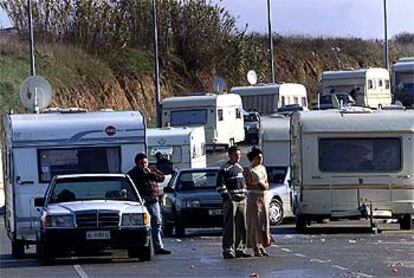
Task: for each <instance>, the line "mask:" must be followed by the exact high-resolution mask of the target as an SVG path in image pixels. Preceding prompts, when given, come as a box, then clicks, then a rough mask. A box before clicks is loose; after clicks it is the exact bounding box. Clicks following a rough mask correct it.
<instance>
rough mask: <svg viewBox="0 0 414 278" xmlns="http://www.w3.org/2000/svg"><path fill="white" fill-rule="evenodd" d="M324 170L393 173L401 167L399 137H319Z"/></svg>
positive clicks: (320, 155) (322, 169) (321, 161)
mask: <svg viewBox="0 0 414 278" xmlns="http://www.w3.org/2000/svg"><path fill="white" fill-rule="evenodd" d="M319 169H320V170H321V171H323V172H337V173H341V172H395V171H398V170H400V169H401V140H400V139H399V138H332V139H330V138H323V139H320V140H319Z"/></svg>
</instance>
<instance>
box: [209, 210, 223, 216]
mask: <svg viewBox="0 0 414 278" xmlns="http://www.w3.org/2000/svg"><path fill="white" fill-rule="evenodd" d="M223 214H224V211H223V210H222V209H209V210H208V215H223Z"/></svg>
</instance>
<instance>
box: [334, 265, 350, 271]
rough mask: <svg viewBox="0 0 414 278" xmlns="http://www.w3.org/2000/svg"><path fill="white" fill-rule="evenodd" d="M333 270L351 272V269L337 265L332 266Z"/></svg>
mask: <svg viewBox="0 0 414 278" xmlns="http://www.w3.org/2000/svg"><path fill="white" fill-rule="evenodd" d="M331 266H332V267H333V268H337V269H339V270H343V271H348V270H349V268H346V267H343V266H340V265H336V264H333V265H331Z"/></svg>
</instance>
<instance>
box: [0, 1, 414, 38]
mask: <svg viewBox="0 0 414 278" xmlns="http://www.w3.org/2000/svg"><path fill="white" fill-rule="evenodd" d="M211 1H212V3H219V4H220V5H221V6H223V7H225V8H227V10H229V12H230V13H231V14H232V15H233V16H235V17H236V18H238V27H240V28H242V29H243V28H244V27H245V25H246V24H248V29H247V30H248V32H260V33H266V32H267V0H211ZM387 4H388V5H387V7H388V37H389V38H392V37H393V36H394V35H396V34H398V33H401V32H412V33H413V32H414V0H387ZM271 5H272V29H273V32H276V33H279V34H282V35H309V36H325V37H330V36H339V37H359V38H365V39H375V38H379V39H381V38H383V37H384V31H383V30H384V29H383V26H384V23H383V11H384V10H383V0H271ZM11 25H12V23H11V22H10V21H9V20H8V18H7V16H6V14H5V13H4V11H0V26H1V27H8V26H11Z"/></svg>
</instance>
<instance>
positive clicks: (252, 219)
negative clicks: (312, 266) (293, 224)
mask: <svg viewBox="0 0 414 278" xmlns="http://www.w3.org/2000/svg"><path fill="white" fill-rule="evenodd" d="M247 158H248V159H249V161H250V162H251V164H250V166H249V167H247V168H246V169H245V172H244V175H245V179H246V185H247V190H248V196H247V213H246V219H247V247H248V248H253V252H254V255H255V256H256V257H261V256H268V255H269V254H268V253H267V252H266V249H265V247H268V246H270V243H271V236H270V225H269V205H268V202H267V196H266V191H267V190H268V189H269V182H268V179H267V173H266V168H265V167H264V166H263V164H262V163H263V152H262V151H261V150H260V149H258V148H253V149H252V150H251V151H250V152H249V153H248V154H247Z"/></svg>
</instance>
